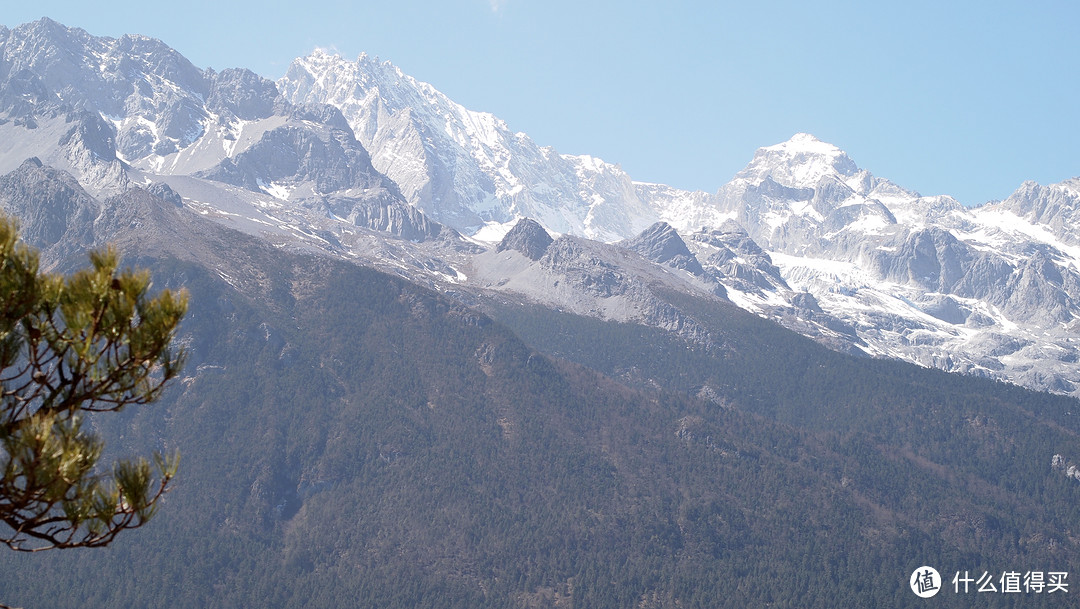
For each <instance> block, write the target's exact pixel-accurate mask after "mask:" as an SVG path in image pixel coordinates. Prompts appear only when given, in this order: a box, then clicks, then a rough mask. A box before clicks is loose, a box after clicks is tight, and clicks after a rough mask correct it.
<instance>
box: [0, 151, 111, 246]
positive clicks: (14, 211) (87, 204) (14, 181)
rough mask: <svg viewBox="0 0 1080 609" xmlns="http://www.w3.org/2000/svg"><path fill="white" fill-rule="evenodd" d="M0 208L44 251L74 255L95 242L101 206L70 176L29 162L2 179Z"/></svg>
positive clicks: (34, 162)
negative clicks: (95, 221)
mask: <svg viewBox="0 0 1080 609" xmlns="http://www.w3.org/2000/svg"><path fill="white" fill-rule="evenodd" d="M0 208H3V210H4V211H5V212H7V213H8V214H9V215H12V216H15V217H17V218H19V234H20V236H21V237H22V239H24V240H25V241H26V242H27V243H28V244H30V245H32V246H33V247H35V248H38V249H42V250H62V251H60V254H61V255H62V254H63V253H64V252H70V253H75V252H78V251H80V250H83V249H86V248H87V247H90V246H91V245H93V243H94V234H93V225H94V220H95V219H96V218H97V216H98V213H99V210H100V206H99V204H98V202H97V201H95V200H94V199H93V198H92V197H91V196H90V195H88V194H87V193H86V191H84V190H83V189H82V187H81V186H79V183H78V182H77V181H76V180H75V178H73V177H72V176H71V175H69V174H67V173H65V172H62V171H57V170H55V169H53V168H51V167H46V166H44V165H42V163H41V161H39V160H38V159H36V158H34V159H29V160H27V161H26V162H25V163H23V164H22V165H20V166H19V168H18V169H16V170H15V171H13V172H11V173H9V174H7V175H5V176H0Z"/></svg>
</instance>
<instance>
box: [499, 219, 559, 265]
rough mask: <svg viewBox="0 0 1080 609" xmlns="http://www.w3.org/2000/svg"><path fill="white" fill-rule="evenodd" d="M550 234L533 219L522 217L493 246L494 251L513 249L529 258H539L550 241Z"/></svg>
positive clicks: (545, 250)
mask: <svg viewBox="0 0 1080 609" xmlns="http://www.w3.org/2000/svg"><path fill="white" fill-rule="evenodd" d="M552 241H553V240H552V238H551V235H549V234H548V233H547V231H546V230H544V227H543V226H540V223H538V222H537V221H535V220H532V219H530V218H522V219H521V220H518V223H517V224H515V225H514V228H511V229H510V231H509V232H507V233H506V236H504V237H503V238H502V240H501V241H499V244H498V245H496V246H495V251H498V252H504V251H506V250H514V251H516V252H520V253H521V254H522V255H524V256H525V257H526V258H529V259H530V260H539V259H540V258H541V257H542V256H543V255H544V253H545V252H547V249H548V246H550V245H551V243H552Z"/></svg>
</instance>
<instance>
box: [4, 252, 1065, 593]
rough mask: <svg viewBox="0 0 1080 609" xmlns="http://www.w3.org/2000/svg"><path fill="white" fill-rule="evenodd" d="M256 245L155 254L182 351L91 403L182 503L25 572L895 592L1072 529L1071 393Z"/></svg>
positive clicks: (66, 589) (382, 589) (107, 579)
mask: <svg viewBox="0 0 1080 609" xmlns="http://www.w3.org/2000/svg"><path fill="white" fill-rule="evenodd" d="M237 249H238V253H237V255H236V257H237V258H238V259H244V260H246V261H248V262H247V264H248V265H249V267H248V268H250V269H256V268H257V269H259V273H258V274H255V273H252V274H250V276H249V275H245V274H244V273H243V269H235V270H231V274H232V276H233V277H236V278H237V279H235V280H234V281H236V282H237V283H238V284H239V285H240V286H241V287H242V288H243V293H241V291H239V290H237V289H235V288H233V287H231V286H230V285H228V284H226V283H225V282H224V281H223V280H222V279H220V278H219V277H218V276H217V275H216V274H215V273H212V272H209V271H206V270H204V269H202V268H200V267H198V266H195V265H192V264H188V263H180V262H176V261H158V262H156V263H153V264H154V265H155V269H156V272H157V280H158V282H159V283H161V284H162V285H169V286H173V287H176V286H180V285H184V286H186V288H187V289H188V290H189V291H190V293H191V300H192V307H191V310H190V312H189V315H188V318H187V321H186V322H185V326H184V330H185V336H184V337H183V339H184V341H185V344H186V345H187V349H188V352H189V354H190V359H189V363H188V365H187V372H186V374H188V375H189V376H188V378H184V379H181V382H180V383H178V384H177V386H176V387H174V388H173V389H172V390H171V391H170V392H167V394H166V395H165V396H164V397H163V400H162V402H163V404H165V405H167V407H166V408H165V409H160V408H157V409H153V410H139V411H129V412H125V413H123V414H122V415H121V416H120V417H115V416H114V417H107V418H106V417H102V418H101V419H100V420H97V419H95V421H94V423H95V425H97V426H99V428H100V429H101V431H102V433H103V434H104V435H105V436H106V437H108V438H109V441H110V444H109V446H110V447H111V448H114V449H116V450H120V451H123V452H128V451H136V452H138V451H145V450H157V449H166V450H172V449H180V450H181V451H182V452H183V453H184V455H185V467H184V470H183V472H182V476H181V477H180V478H179V480H178V483H177V485H176V489H175V492H173V493H170V494H169V496H168V497H167V500H166V502H165V504H164V505H163V512H164V514H163V517H162V518H160V519H158V520H157V521H155V522H154V523H153V525H152V526H150V527H148V528H146V529H144V530H143V531H141V532H140V534H139V535H138V536H137V538H136V537H134V536H133V537H132V538H131V539H125V538H121V539H119V540H118V541H117V543H116V544H114V545H113V546H110V547H109V548H107V549H104V550H101V551H100V552H96V553H95V554H94V561H93V564H88V563H86V562H83V561H80V560H79V558H78V556H74V557H72V555H70V554H69V555H66V556H40V557H39V556H33V557H29V558H27V557H22V556H20V557H18V558H19V559H21V560H18V561H16V560H14V559H13V558H12V557H11V556H4V557H0V561H3V564H2V565H0V590H3V591H4V592H5V594H6V595H8V596H9V597H10V599H11V600H12V601H16V602H19V603H22V604H23V605H26V606H39V605H40V606H50V607H82V606H130V607H190V606H204V607H250V606H260V607H334V606H356V607H386V608H393V607H432V608H435V607H439V608H443V607H463V608H464V607H470V608H471V607H555V606H559V607H569V606H573V607H578V608H580V607H590V608H592V607H618V608H623V607H675V606H678V607H703V608H704V607H747V606H765V605H768V604H772V605H773V606H779V607H837V606H874V607H889V606H893V607H904V606H911V605H912V604H913V602H914V601H915V600H917V599H915V597H914V596H913V595H912V594H911V592H910V591H909V590H908V589H907V583H906V580H907V577H908V575H909V574H910V573H911V571H912V570H913V569H914V568H916V567H918V566H920V565H922V564H931V565H936V566H937V568H938V569H939V570H940V571H941V572H942V573H943V574H946V573H947V577H950V578H951V575H952V573H953V572H954V571H956V570H970V571H975V570H980V572H981V570H982V569H986V570H997V571H999V572H1000V571H1002V570H1006V569H1018V570H1027V569H1044V570H1057V569H1060V570H1068V569H1069V568H1070V567H1071V564H1072V562H1071V561H1074V559H1075V556H1077V547H1076V542H1075V541H1073V539H1074V538H1076V537H1077V532H1076V528H1075V527H1076V524H1075V523H1077V522H1080V520H1078V517H1080V513H1078V511H1080V508H1078V507H1077V506H1080V501H1078V500H1080V485H1077V483H1076V482H1075V481H1074V480H1071V479H1067V478H1065V477H1064V476H1063V475H1061V473H1060V472H1055V471H1052V470H1051V468H1050V460H1051V458H1052V456H1053V455H1054V454H1063V455H1065V456H1066V457H1069V458H1074V459H1080V444H1078V442H1077V435H1076V423H1075V422H1074V418H1073V417H1072V416H1071V415H1067V414H1066V412H1069V411H1075V406H1076V403H1075V402H1074V401H1072V400H1066V399H1063V398H1056V397H1051V396H1046V395H1041V394H1034V393H1030V392H1025V391H1021V390H1018V389H1014V388H1010V387H1005V386H1001V385H997V384H993V383H986V382H980V381H975V380H969V379H960V378H958V377H953V376H948V375H943V374H938V373H935V372H932V371H926V370H921V369H917V368H914V367H911V366H903V365H897V364H890V363H887V362H875V361H871V360H856V359H853V358H848V357H844V356H840V355H837V354H834V353H832V352H829V351H826V350H824V349H820V348H819V347H817V346H816V345H814V344H813V343H810V342H808V341H805V340H804V339H801V338H799V337H796V336H794V335H793V334H791V333H788V332H786V331H783V330H780V329H778V328H775V327H774V326H772V325H770V324H767V323H765V322H762V321H760V320H757V319H756V318H753V317H752V316H746V315H741V314H740V313H739V312H735V311H719V312H717V313H716V314H715V315H716V317H715V318H714V319H712V320H711V322H710V323H712V324H713V327H714V329H715V331H716V338H717V340H716V344H715V345H714V348H712V349H709V350H704V349H696V348H693V347H690V346H688V345H686V344H685V343H682V342H681V341H678V340H675V339H672V338H671V337H669V336H668V335H665V334H663V333H660V332H658V331H653V330H650V329H647V328H642V327H638V326H628V325H613V324H601V323H600V322H596V321H595V320H589V319H583V318H577V317H572V316H567V315H561V314H556V313H551V312H549V311H546V310H543V309H529V310H523V309H507V310H500V311H498V312H497V317H498V318H499V319H500V320H502V321H503V322H505V323H506V325H502V324H500V323H496V322H493V321H492V320H491V319H489V318H487V317H485V316H482V315H480V314H478V313H476V312H475V311H472V310H469V309H466V308H464V307H461V306H460V305H456V304H452V303H450V302H449V301H447V300H446V299H443V298H441V297H439V296H438V295H435V294H433V293H430V292H427V291H425V290H422V289H420V288H417V287H415V286H412V285H410V284H408V283H405V282H403V281H401V280H398V279H394V278H391V277H388V276H386V275H383V274H380V273H377V272H374V271H371V270H367V269H362V268H356V267H353V266H349V265H346V264H339V263H331V262H328V261H324V260H318V259H310V258H302V257H294V256H287V255H283V254H280V253H277V252H273V251H270V250H268V249H264V248H263V247H262V246H257V245H255V244H252V243H249V242H244V241H240V242H239V244H238V246H237ZM139 263H140V264H143V265H145V264H149V263H150V261H148V260H147V261H143V260H140V261H139ZM510 327H512V328H514V331H515V332H517V334H516V335H515V334H514V333H512V332H511V331H510V330H509V329H508V328H510ZM519 336H521V337H524V339H525V341H524V342H523V341H522V340H521V339H520V338H519ZM530 344H531V345H534V346H535V347H536V348H539V349H540V350H541V351H548V352H550V353H556V354H558V355H560V356H562V357H564V358H566V359H565V360H558V359H551V358H549V357H547V356H544V355H541V353H540V352H538V351H536V350H534V348H532V347H530ZM566 360H572V361H575V362H578V363H570V362H569V361H566ZM582 364H584V365H582ZM586 366H588V367H592V368H595V369H597V370H600V371H602V372H604V373H605V374H606V376H604V375H601V374H597V373H596V372H594V371H593V370H590V369H589V368H588V367H586ZM706 385H708V386H709V387H711V390H712V393H711V394H709V393H708V392H704V393H702V392H701V388H702V387H704V386H706ZM699 393H702V394H703V395H706V397H710V398H711V399H703V398H698V397H696V396H697V395H698V394H699ZM133 564H134V565H138V568H137V569H132V567H131V565H133ZM30 572H34V573H42V574H47V576H45V577H36V578H27V577H25V574H26V573H30ZM42 599H48V601H47V602H42ZM977 600H978V604H979V606H987V607H1001V606H1032V607H1035V606H1051V607H1059V606H1062V605H1061V601H1059V600H1058V599H1057V598H1052V597H1036V596H1033V595H1029V596H1026V597H1006V596H1003V595H999V596H996V597H995V596H986V595H983V596H981V597H979V598H978V599H977ZM934 602H935V603H936V605H937V606H954V607H970V606H972V605H973V603H974V602H975V599H974V597H964V596H958V595H953V594H951V591H950V593H949V594H944V593H943V594H942V595H939V597H938V598H936V599H934Z"/></svg>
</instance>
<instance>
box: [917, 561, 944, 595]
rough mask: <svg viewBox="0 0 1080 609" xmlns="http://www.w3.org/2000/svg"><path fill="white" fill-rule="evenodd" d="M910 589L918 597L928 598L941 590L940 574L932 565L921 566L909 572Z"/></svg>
mask: <svg viewBox="0 0 1080 609" xmlns="http://www.w3.org/2000/svg"><path fill="white" fill-rule="evenodd" d="M909 583H910V584H911V591H912V592H914V593H915V596H918V597H919V598H930V597H931V596H934V595H935V594H937V593H938V592H939V591H940V590H941V575H939V574H938V572H937V569H935V568H933V567H927V566H922V567H919V568H918V569H915V572H914V573H912V574H911V579H910V582H909Z"/></svg>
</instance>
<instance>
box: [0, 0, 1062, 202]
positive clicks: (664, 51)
mask: <svg viewBox="0 0 1080 609" xmlns="http://www.w3.org/2000/svg"><path fill="white" fill-rule="evenodd" d="M19 5H20V6H16V7H8V8H4V9H3V11H0V23H3V25H6V26H8V27H13V26H15V25H18V24H20V23H23V22H26V21H33V20H35V19H37V18H39V17H41V16H49V17H51V18H53V19H56V20H57V21H60V22H62V23H64V24H66V25H69V26H77V27H81V28H83V29H85V30H87V31H88V32H90V33H91V34H95V35H102V36H119V35H121V34H124V33H140V34H146V35H149V36H153V37H155V38H160V39H161V40H163V41H165V42H166V43H168V44H169V45H171V46H172V47H174V48H176V49H177V50H178V51H180V52H181V53H183V54H184V55H185V56H187V57H188V59H190V60H191V61H192V62H193V63H194V64H195V65H197V66H199V67H203V68H205V67H213V68H215V69H222V68H227V67H248V68H251V69H253V70H255V71H256V72H258V73H260V74H262V75H264V76H267V77H270V78H278V77H280V76H282V75H283V74H284V72H285V70H286V69H287V67H288V64H289V62H290V61H291V60H292V59H293V58H295V57H297V56H300V55H305V54H307V53H309V52H310V51H311V50H312V49H314V48H315V47H321V48H326V49H334V50H336V51H338V52H339V53H341V54H342V55H344V56H346V57H348V58H350V59H353V58H355V57H356V56H357V55H358V54H359V53H360V52H367V53H368V54H370V55H378V56H379V57H380V58H381V59H384V60H390V61H392V62H394V63H395V64H397V65H398V66H399V67H401V68H402V70H404V71H405V72H406V73H408V74H411V75H412V76H415V77H416V78H419V79H420V80H424V81H427V82H430V83H432V84H433V85H435V87H436V88H438V89H440V90H441V91H443V92H444V93H446V94H447V95H449V96H450V97H451V98H453V99H454V100H456V101H458V102H459V103H461V104H463V105H464V106H466V107H468V108H470V109H473V110H482V111H487V112H492V113H494V114H495V115H497V116H499V117H500V118H502V119H503V120H505V121H506V122H507V123H509V125H510V127H511V128H512V129H514V130H517V131H524V132H526V133H528V134H529V135H530V136H531V137H532V138H533V140H534V141H536V142H537V143H539V144H542V145H549V146H553V147H554V148H556V149H557V150H558V151H560V152H564V153H573V154H592V155H594V156H599V157H601V158H603V159H604V160H606V161H609V162H613V163H619V164H621V165H622V167H623V169H625V170H626V171H627V172H628V173H629V174H630V175H631V176H632V177H633V178H634V179H636V180H642V181H650V182H663V183H667V184H671V185H673V186H677V187H681V188H692V189H701V190H708V191H715V190H716V189H717V188H719V187H720V186H721V185H722V184H724V183H725V182H727V181H728V180H729V179H730V178H731V177H732V176H733V175H734V174H735V173H736V172H737V171H738V170H739V169H741V168H742V167H743V166H744V165H745V164H746V163H747V162H749V160H750V159H751V158H752V156H753V153H754V150H755V149H756V148H758V147H760V146H767V145H770V144H774V143H777V142H780V141H783V140H786V139H787V138H789V137H790V136H791V135H792V134H794V133H796V132H800V131H805V132H809V133H813V134H814V135H816V136H818V137H819V138H821V139H823V140H826V141H829V142H832V143H834V144H836V145H837V146H840V147H841V148H843V149H844V150H846V151H847V152H848V154H849V155H850V156H851V157H852V159H854V160H855V162H856V163H858V164H859V165H860V166H861V167H864V168H866V169H869V170H870V171H872V172H874V173H875V174H876V175H879V176H882V177H886V178H889V179H891V180H893V181H894V182H897V183H898V184H900V185H901V186H904V187H907V188H910V189H914V190H918V191H919V192H921V193H923V194H927V195H929V194H951V195H953V196H955V197H957V198H958V199H959V200H960V201H961V202H963V203H966V204H977V203H981V202H983V201H986V200H989V199H997V198H1004V197H1006V196H1008V195H1009V194H1010V193H1011V192H1012V191H1013V190H1014V189H1015V188H1016V187H1017V186H1018V185H1019V184H1020V183H1021V182H1022V181H1024V180H1028V179H1031V180H1036V181H1038V182H1041V183H1044V184H1046V183H1051V182H1058V181H1061V180H1064V179H1067V178H1069V177H1073V176H1077V175H1080V112H1078V108H1080V103H1078V100H1080V78H1078V76H1080V43H1078V42H1077V38H1078V37H1077V36H1076V24H1077V23H1080V3H1077V2H1075V1H1074V0H1030V1H1028V2H1024V3H1020V2H997V1H994V0H983V1H981V2H966V1H964V2H961V1H956V2H941V0H937V1H935V2H922V1H920V0H915V1H912V0H908V1H905V2H829V1H819V2H807V1H803V2H782V1H768V0H762V1H758V2H739V3H728V2H719V1H717V2H697V1H680V0H669V1H667V2H643V1H641V2H639V1H633V0H624V1H622V2H607V1H593V0H576V1H563V0H441V1H440V0H397V1H395V2H386V1H380V2H365V1H361V2H355V1H354V2H338V1H322V2H319V1H316V2H309V3H303V4H301V3H295V2H275V1H262V2H247V1H239V2H221V1H218V2H204V1H191V2H169V3H150V2H106V3H88V2H85V1H82V2H50V1H48V0H40V1H37V2H33V3H19Z"/></svg>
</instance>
